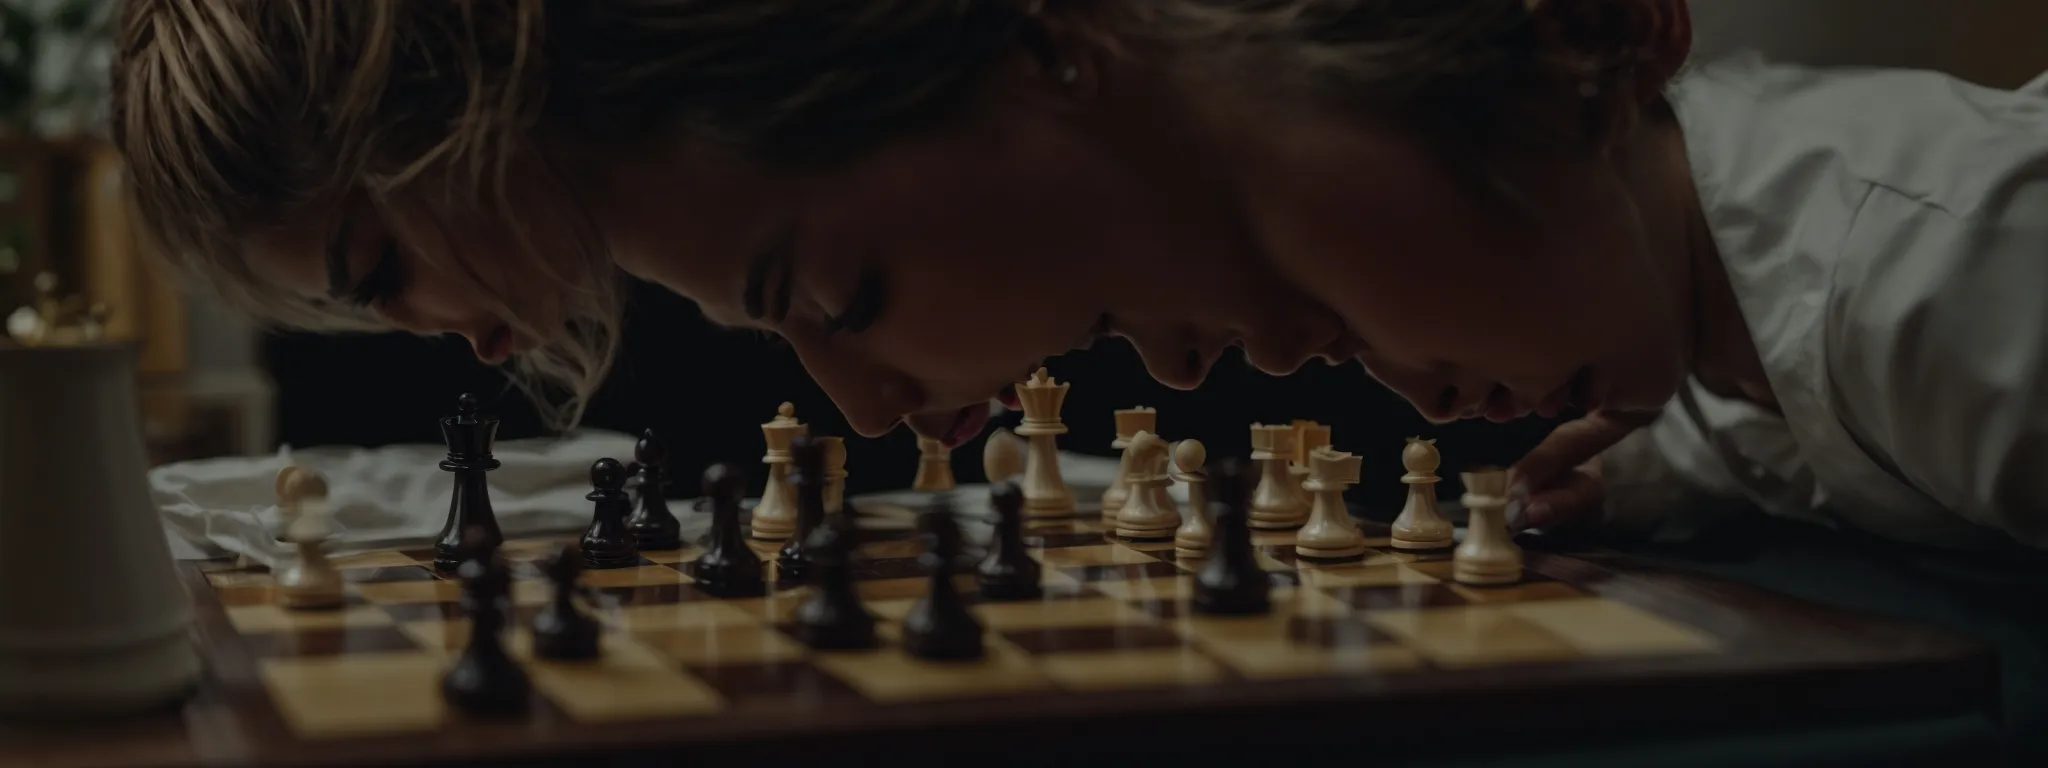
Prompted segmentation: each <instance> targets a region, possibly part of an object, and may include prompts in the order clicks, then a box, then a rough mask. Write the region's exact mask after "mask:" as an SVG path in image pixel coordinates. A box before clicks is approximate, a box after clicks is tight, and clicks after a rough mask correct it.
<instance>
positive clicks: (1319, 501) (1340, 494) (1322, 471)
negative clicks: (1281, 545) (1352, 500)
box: [1294, 445, 1365, 560]
mask: <svg viewBox="0 0 2048 768" xmlns="http://www.w3.org/2000/svg"><path fill="white" fill-rule="evenodd" d="M1363 462H1364V459H1363V458H1361V457H1359V456H1355V455H1352V454H1349V453H1345V452H1343V451H1339V450H1337V449H1335V448H1331V447H1329V446H1327V445H1325V446H1318V447H1317V448H1316V449H1315V450H1313V451H1311V452H1310V453H1309V455H1308V470H1309V473H1308V480H1306V481H1303V486H1304V487H1306V488H1307V489H1308V492H1309V493H1310V494H1311V495H1313V496H1314V501H1313V503H1312V504H1311V505H1310V507H1309V513H1308V525H1304V526H1302V528H1301V532H1300V533H1298V534H1296V535H1295V537H1294V554H1295V555H1297V556H1300V557H1306V558H1313V559H1318V560H1341V559H1345V558H1355V557H1358V556H1360V555H1363V554H1365V533H1364V532H1362V531H1360V530H1358V523H1357V522H1356V521H1354V520H1352V519H1351V512H1350V511H1349V510H1346V509H1345V508H1344V490H1345V489H1347V488H1350V487H1351V486H1353V485H1357V484H1358V477H1359V471H1360V466H1361V465H1362V464H1363Z"/></svg>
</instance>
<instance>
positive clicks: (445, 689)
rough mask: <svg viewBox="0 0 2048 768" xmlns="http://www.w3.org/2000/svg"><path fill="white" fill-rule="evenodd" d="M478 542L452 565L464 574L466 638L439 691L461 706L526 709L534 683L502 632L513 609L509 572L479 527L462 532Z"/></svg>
mask: <svg viewBox="0 0 2048 768" xmlns="http://www.w3.org/2000/svg"><path fill="white" fill-rule="evenodd" d="M464 538H465V539H467V540H469V541H471V542H478V543H479V544H478V545H473V546H472V548H471V549H470V551H469V554H470V556H469V557H468V558H467V559H465V560H464V561H463V563H462V565H460V566H457V567H456V576H458V577H459V578H461V579H462V610H463V613H465V614H466V615H468V617H469V627H470V628H469V642H468V643H467V644H465V645H464V646H463V648H462V653H461V655H459V656H457V657H456V658H455V663H454V664H453V665H452V666H450V667H449V668H448V672H447V673H446V674H444V675H443V676H442V677H441V695H442V696H443V698H445V699H447V701H448V703H449V704H451V705H453V706H454V707H455V708H456V709H459V710H461V711H463V712H468V713H471V714H478V715H509V714H516V713H520V712H524V711H526V708H527V702H528V699H529V697H530V695H531V692H532V684H531V683H529V682H528V681H527V679H526V672H525V671H524V670H521V669H520V668H519V664H518V663H517V662H515V661H513V660H512V656H511V655H510V654H508V653H506V652H505V644H504V640H503V638H502V637H501V633H503V632H504V630H505V625H506V623H507V614H508V613H509V612H510V610H511V598H510V595H511V592H512V573H511V571H510V570H508V569H507V568H506V567H505V562H504V561H503V560H501V559H499V558H498V556H497V555H496V554H495V552H494V551H493V550H491V549H488V548H485V547H483V546H481V545H480V544H481V543H483V542H487V541H488V538H487V537H486V536H484V533H483V531H481V530H472V531H470V532H469V535H466V536H464Z"/></svg>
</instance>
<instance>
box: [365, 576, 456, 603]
mask: <svg viewBox="0 0 2048 768" xmlns="http://www.w3.org/2000/svg"><path fill="white" fill-rule="evenodd" d="M356 592H358V593H360V594H361V595H362V596H363V599H364V600H368V601H370V602H372V603H377V604H379V605H390V604H398V603H446V602H452V601H455V600H460V599H462V584H461V583H460V582H454V581H439V580H436V581H387V582H382V583H377V584H357V585H356Z"/></svg>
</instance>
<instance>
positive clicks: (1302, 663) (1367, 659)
mask: <svg viewBox="0 0 2048 768" xmlns="http://www.w3.org/2000/svg"><path fill="white" fill-rule="evenodd" d="M1202 647H1203V648H1204V649H1205V650H1207V651H1208V652H1209V653H1210V654H1212V655H1214V656H1216V657H1217V658H1220V659H1223V661H1224V663H1225V664H1226V665H1228V666H1229V667H1230V668H1231V669H1233V670H1235V671H1236V672H1237V673H1238V674H1240V675H1243V676H1245V677H1247V678H1252V679H1261V680H1262V679H1282V678H1300V677H1320V676H1324V675H1336V674H1363V673H1384V672H1405V671H1410V670H1414V669H1416V668H1419V667H1421V666H1422V660H1421V658H1420V657H1418V656H1416V654H1415V652H1414V651H1412V650H1410V649H1407V648H1403V647H1401V646H1400V645H1399V644H1395V643H1376V644H1371V645H1337V646H1327V647H1325V646H1312V645H1303V644H1300V643H1297V642H1293V641H1291V640H1288V639H1284V638H1283V639H1271V638H1260V639H1227V638H1226V639H1220V640H1214V641H1209V642H1204V643H1203V644H1202Z"/></svg>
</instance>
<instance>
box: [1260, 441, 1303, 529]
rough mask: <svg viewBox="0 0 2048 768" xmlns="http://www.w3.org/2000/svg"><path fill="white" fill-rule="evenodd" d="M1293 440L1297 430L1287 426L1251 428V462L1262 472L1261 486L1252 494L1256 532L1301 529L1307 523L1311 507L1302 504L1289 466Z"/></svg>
mask: <svg viewBox="0 0 2048 768" xmlns="http://www.w3.org/2000/svg"><path fill="white" fill-rule="evenodd" d="M1293 438H1294V427H1291V426H1288V425H1286V424H1253V425H1252V461H1254V462H1256V463H1257V465H1258V468H1259V469H1258V471H1259V478H1258V483H1259V484H1258V487H1257V488H1256V489H1254V490H1253V491H1252V508H1251V518H1250V525H1251V527H1253V528H1260V529H1265V530H1278V529H1283V528H1299V527H1301V525H1302V524H1303V523H1306V522H1308V507H1307V506H1306V505H1304V504H1302V503H1301V493H1300V491H1299V490H1297V489H1296V488H1295V486H1294V485H1293V482H1294V476H1293V473H1292V472H1291V471H1290V470H1289V468H1288V465H1287V459H1288V457H1289V456H1290V455H1292V454H1291V452H1292V450H1293V449H1292V447H1291V445H1290V444H1289V441H1290V440H1292V439H1293Z"/></svg>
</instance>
